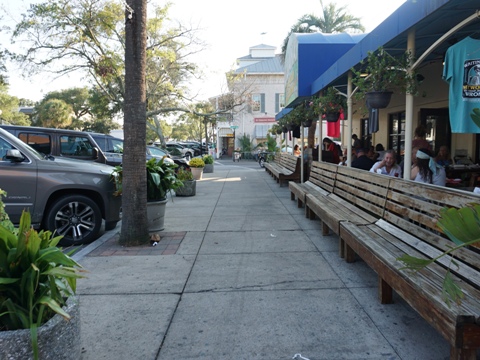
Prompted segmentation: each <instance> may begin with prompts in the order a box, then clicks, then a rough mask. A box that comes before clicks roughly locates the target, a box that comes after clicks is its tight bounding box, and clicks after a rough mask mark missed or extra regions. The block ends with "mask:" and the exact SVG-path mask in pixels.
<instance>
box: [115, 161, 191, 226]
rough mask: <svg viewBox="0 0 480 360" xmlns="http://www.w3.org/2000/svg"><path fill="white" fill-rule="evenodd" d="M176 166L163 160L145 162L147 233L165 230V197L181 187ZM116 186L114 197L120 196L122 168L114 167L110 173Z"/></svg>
mask: <svg viewBox="0 0 480 360" xmlns="http://www.w3.org/2000/svg"><path fill="white" fill-rule="evenodd" d="M177 167H178V165H176V164H174V163H168V162H165V161H164V158H161V159H157V158H151V159H150V160H148V161H147V162H146V171H147V218H148V230H149V232H156V231H161V230H163V229H164V228H165V225H164V223H165V207H166V204H167V201H168V200H167V195H168V193H171V191H172V190H175V189H177V188H178V187H179V186H182V182H181V181H180V180H179V179H178V178H177V177H176V175H175V169H176V168H177ZM112 175H113V176H114V179H115V184H116V188H117V191H116V195H121V194H122V179H123V168H122V167H121V166H116V167H115V168H114V170H113V172H112Z"/></svg>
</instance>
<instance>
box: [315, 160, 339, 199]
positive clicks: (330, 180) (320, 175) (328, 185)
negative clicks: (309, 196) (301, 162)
mask: <svg viewBox="0 0 480 360" xmlns="http://www.w3.org/2000/svg"><path fill="white" fill-rule="evenodd" d="M337 167H338V166H337V165H335V164H331V163H327V162H323V161H312V166H311V167H310V176H309V177H308V181H310V182H311V183H312V184H315V185H316V186H318V187H320V188H322V189H324V190H326V191H328V192H330V193H331V192H333V188H334V186H335V177H336V173H337Z"/></svg>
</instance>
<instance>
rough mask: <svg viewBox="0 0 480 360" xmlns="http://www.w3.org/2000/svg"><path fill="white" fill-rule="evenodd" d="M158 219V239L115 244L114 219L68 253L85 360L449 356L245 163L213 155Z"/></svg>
mask: <svg viewBox="0 0 480 360" xmlns="http://www.w3.org/2000/svg"><path fill="white" fill-rule="evenodd" d="M165 225H166V227H165V230H164V231H162V232H161V233H160V235H161V236H162V240H161V241H160V243H159V244H158V245H157V246H156V247H152V246H150V245H147V246H143V247H137V248H122V247H120V246H119V245H117V243H116V241H115V240H116V236H118V235H117V233H118V231H119V230H120V227H117V228H116V229H115V230H113V231H110V232H107V233H106V234H105V235H103V236H102V238H101V239H99V240H97V241H96V242H94V243H93V244H91V245H89V246H88V247H86V248H85V249H83V250H82V251H81V252H79V253H78V254H77V255H76V257H75V258H76V259H78V261H79V262H80V263H81V264H82V266H84V268H85V269H87V270H88V271H89V274H88V279H81V280H79V281H78V293H79V294H80V302H81V326H82V329H81V336H82V338H81V342H82V348H83V355H82V359H83V360H87V359H88V360H97V359H111V360H114V359H115V360H117V359H129V360H131V359H132V360H133V359H142V360H143V359H146V360H150V359H152V360H153V359H160V360H171V359H179V360H188V359H205V360H206V359H209V360H210V359H235V360H238V359H248V360H251V359H262V360H283V359H285V360H286V359H292V357H293V356H294V355H295V354H297V353H300V354H302V356H303V357H305V358H308V359H310V360H320V359H322V360H323V359H403V360H410V359H412V360H413V359H419V360H420V359H421V360H427V359H432V360H438V359H448V358H449V346H448V344H447V342H446V341H445V340H444V339H443V338H442V337H441V336H440V335H439V334H438V333H437V332H436V331H435V330H433V329H432V328H431V327H430V326H429V325H428V324H427V323H426V322H425V321H423V319H422V318H420V317H419V316H418V315H417V314H416V312H414V311H413V310H412V309H411V308H410V307H409V306H408V305H407V304H406V303H405V302H404V301H403V300H402V299H400V298H398V297H397V298H395V303H394V304H391V305H381V304H380V303H379V302H378V299H377V278H376V275H375V273H374V272H373V271H371V270H370V269H369V268H368V267H367V266H366V265H365V263H363V262H362V261H357V262H356V263H353V264H347V263H345V261H344V260H342V259H341V258H340V257H339V256H338V241H337V238H336V236H335V235H330V236H325V237H324V236H322V235H321V226H320V222H319V221H318V220H316V221H311V220H308V219H306V218H305V216H304V209H298V208H297V206H296V202H294V201H291V200H290V192H289V190H288V187H286V186H284V187H282V188H280V187H279V185H278V184H277V183H276V182H275V181H274V180H273V179H272V178H271V177H270V176H269V175H268V174H266V172H265V171H264V170H263V169H261V168H260V167H259V166H258V164H257V163H254V162H253V161H240V162H238V163H237V162H235V163H234V162H233V161H232V160H231V159H228V160H220V161H216V163H215V172H214V173H213V174H204V175H203V179H202V180H201V181H199V182H198V183H197V195H196V196H194V197H185V198H180V197H179V198H177V197H174V198H173V201H169V202H168V204H167V212H166V219H165Z"/></svg>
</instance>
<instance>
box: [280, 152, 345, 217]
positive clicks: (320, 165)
mask: <svg viewBox="0 0 480 360" xmlns="http://www.w3.org/2000/svg"><path fill="white" fill-rule="evenodd" d="M337 167H338V166H337V165H334V164H329V163H326V162H318V161H312V165H311V167H310V176H309V177H308V181H305V182H304V183H295V182H291V183H289V184H288V187H289V189H290V199H291V200H292V201H294V200H295V198H297V206H298V207H299V208H300V207H302V206H304V205H305V198H306V196H307V194H312V195H316V196H318V197H320V196H327V195H328V194H330V193H332V192H333V186H334V185H335V174H336V172H337ZM305 214H306V212H305Z"/></svg>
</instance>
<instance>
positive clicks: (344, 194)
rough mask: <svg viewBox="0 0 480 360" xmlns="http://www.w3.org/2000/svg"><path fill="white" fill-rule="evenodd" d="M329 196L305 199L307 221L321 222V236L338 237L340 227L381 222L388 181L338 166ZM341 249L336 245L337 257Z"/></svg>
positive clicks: (310, 195)
mask: <svg viewBox="0 0 480 360" xmlns="http://www.w3.org/2000/svg"><path fill="white" fill-rule="evenodd" d="M336 167H337V172H336V174H335V183H334V186H333V189H332V192H331V193H330V194H329V195H328V196H326V197H318V196H317V195H316V194H307V195H306V201H305V202H306V204H305V205H306V211H307V215H308V217H309V218H310V219H315V217H317V216H318V217H319V218H320V219H321V220H322V233H323V235H328V233H329V231H330V230H331V231H332V232H334V233H335V234H337V235H339V234H340V223H341V222H343V221H349V222H352V223H354V224H373V223H374V222H375V221H377V220H378V219H380V218H381V216H382V214H383V209H384V206H385V201H386V195H387V189H388V184H389V178H388V177H386V176H382V175H378V174H373V173H369V172H368V171H364V170H359V169H354V168H350V167H346V166H338V165H336ZM343 249H344V247H343V244H342V242H341V241H340V243H339V250H340V255H341V256H343V253H344V250H343Z"/></svg>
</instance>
